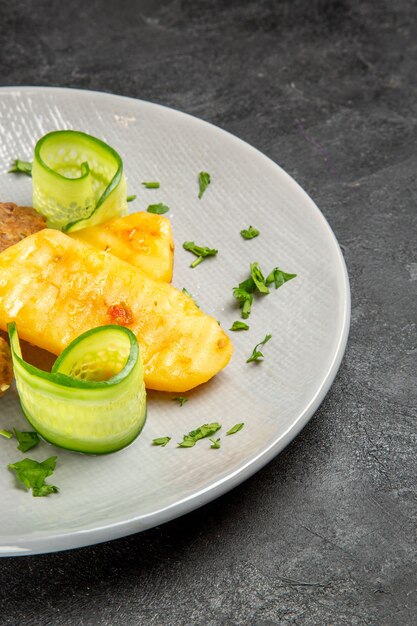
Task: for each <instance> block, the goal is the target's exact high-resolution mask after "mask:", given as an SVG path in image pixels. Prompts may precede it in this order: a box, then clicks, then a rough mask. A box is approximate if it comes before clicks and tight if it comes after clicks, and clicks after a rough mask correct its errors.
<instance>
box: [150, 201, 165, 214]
mask: <svg viewBox="0 0 417 626" xmlns="http://www.w3.org/2000/svg"><path fill="white" fill-rule="evenodd" d="M146 210H147V211H148V213H155V214H156V215H163V214H164V213H168V211H169V206H167V205H166V204H162V202H160V203H159V204H150V205H149V206H148V208H147V209H146Z"/></svg>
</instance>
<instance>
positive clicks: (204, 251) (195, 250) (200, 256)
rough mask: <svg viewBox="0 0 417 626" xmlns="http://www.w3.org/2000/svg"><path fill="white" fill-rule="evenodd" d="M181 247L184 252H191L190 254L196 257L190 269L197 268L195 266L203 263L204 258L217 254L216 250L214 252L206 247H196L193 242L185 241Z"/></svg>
mask: <svg viewBox="0 0 417 626" xmlns="http://www.w3.org/2000/svg"><path fill="white" fill-rule="evenodd" d="M182 247H183V248H184V250H188V252H192V254H195V256H196V257H197V259H196V260H195V261H193V262H192V263H191V265H190V267H197V265H200V263H201V262H202V261H204V259H205V258H207V257H209V256H216V254H217V252H218V250H215V249H214V248H207V246H197V245H196V244H195V243H194V241H185V242H184V243H183V244H182Z"/></svg>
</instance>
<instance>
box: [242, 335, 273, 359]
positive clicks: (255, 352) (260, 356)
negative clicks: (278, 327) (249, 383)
mask: <svg viewBox="0 0 417 626" xmlns="http://www.w3.org/2000/svg"><path fill="white" fill-rule="evenodd" d="M271 337H272V335H265V339H264V340H263V341H261V342H260V343H258V344H257V345H256V346H255V347H254V349H253V352H252V354H251V356H250V357H249V358H248V360H247V361H246V363H252V361H260V360H261V359H263V358H264V355H263V354H262V352H261V351H260V350H259V347H260V346H264V345H265V344H266V343H267V342H268V341H269V340H270V339H271Z"/></svg>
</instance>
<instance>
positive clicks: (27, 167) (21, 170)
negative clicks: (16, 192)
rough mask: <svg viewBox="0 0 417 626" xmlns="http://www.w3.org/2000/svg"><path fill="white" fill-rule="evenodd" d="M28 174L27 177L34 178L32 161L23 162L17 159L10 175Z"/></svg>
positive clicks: (10, 170)
mask: <svg viewBox="0 0 417 626" xmlns="http://www.w3.org/2000/svg"><path fill="white" fill-rule="evenodd" d="M14 173H16V174H26V176H32V163H31V162H30V161H21V160H20V159H15V160H14V161H13V164H12V167H11V168H10V169H9V174H14Z"/></svg>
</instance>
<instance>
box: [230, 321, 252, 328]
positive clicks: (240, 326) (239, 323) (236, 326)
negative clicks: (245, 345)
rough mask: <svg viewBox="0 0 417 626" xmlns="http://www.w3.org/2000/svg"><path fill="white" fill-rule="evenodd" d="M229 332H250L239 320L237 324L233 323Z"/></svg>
mask: <svg viewBox="0 0 417 626" xmlns="http://www.w3.org/2000/svg"><path fill="white" fill-rule="evenodd" d="M229 330H249V326H248V325H247V324H245V322H240V321H239V320H237V321H236V322H233V324H232V326H231V327H230V328H229Z"/></svg>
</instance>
